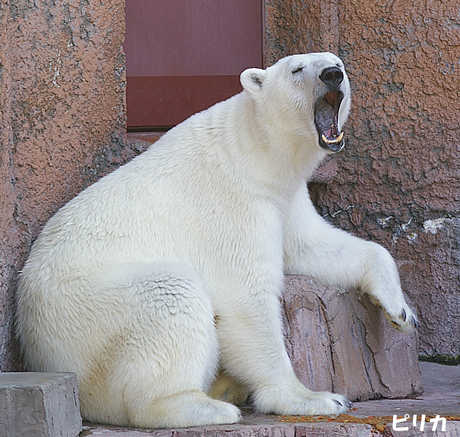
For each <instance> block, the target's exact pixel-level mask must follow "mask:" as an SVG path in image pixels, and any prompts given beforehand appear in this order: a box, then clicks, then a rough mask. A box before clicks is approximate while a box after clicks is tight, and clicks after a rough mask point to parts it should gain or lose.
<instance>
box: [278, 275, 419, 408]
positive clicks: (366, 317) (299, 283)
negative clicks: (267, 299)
mask: <svg viewBox="0 0 460 437" xmlns="http://www.w3.org/2000/svg"><path fill="white" fill-rule="evenodd" d="M283 305H284V311H285V320H286V323H285V329H286V346H287V350H288V353H289V355H290V357H291V361H292V363H293V366H294V369H295V371H296V374H297V376H298V377H299V378H300V380H301V381H302V382H303V383H304V384H305V385H306V386H307V387H308V388H311V389H312V390H319V391H323V390H327V391H334V392H336V393H340V394H342V395H344V396H346V397H348V398H349V399H351V400H361V401H362V400H366V399H378V398H382V397H385V398H400V397H408V396H409V397H414V396H416V395H419V394H420V393H421V392H422V386H421V375H420V369H419V365H418V356H417V336H416V334H412V335H407V334H402V333H400V332H398V331H396V330H395V329H394V328H392V327H391V326H390V324H389V323H388V321H387V320H386V319H385V316H384V315H383V312H382V311H381V310H380V309H379V308H377V307H376V306H375V305H373V304H372V303H371V302H370V301H369V299H368V298H367V296H365V295H358V293H356V292H354V291H350V292H344V291H343V290H339V289H337V288H335V287H330V286H326V285H323V284H321V283H318V282H317V281H315V280H313V279H311V278H307V277H304V276H295V275H289V276H286V286H285V291H284V295H283Z"/></svg>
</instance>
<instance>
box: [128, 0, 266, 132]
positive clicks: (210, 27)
mask: <svg viewBox="0 0 460 437" xmlns="http://www.w3.org/2000/svg"><path fill="white" fill-rule="evenodd" d="M124 48H125V53H126V70H127V81H128V85H127V112H128V128H130V129H131V130H140V129H162V128H168V127H171V126H174V125H176V124H177V123H180V122H181V121H183V120H185V119H186V118H187V117H188V116H190V115H192V114H193V113H195V112H198V111H201V110H203V109H205V108H207V107H209V106H211V105H213V104H214V103H216V102H218V101H220V100H223V99H226V98H228V97H230V96H232V95H233V94H236V93H238V92H240V91H241V86H240V83H239V74H240V73H241V71H243V70H244V69H245V68H249V67H262V64H263V1H262V0H126V40H125V45H124Z"/></svg>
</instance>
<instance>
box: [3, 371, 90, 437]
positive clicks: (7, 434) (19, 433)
mask: <svg viewBox="0 0 460 437" xmlns="http://www.w3.org/2000/svg"><path fill="white" fill-rule="evenodd" d="M81 430H82V421H81V416H80V403H79V401H78V390H77V379H76V377H75V375H74V374H73V373H0V437H76V436H78V434H79V433H80V431H81Z"/></svg>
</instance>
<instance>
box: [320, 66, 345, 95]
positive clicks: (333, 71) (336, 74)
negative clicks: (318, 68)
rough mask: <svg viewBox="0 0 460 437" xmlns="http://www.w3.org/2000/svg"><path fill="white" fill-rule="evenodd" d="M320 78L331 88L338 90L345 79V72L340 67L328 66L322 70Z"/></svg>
mask: <svg viewBox="0 0 460 437" xmlns="http://www.w3.org/2000/svg"><path fill="white" fill-rule="evenodd" d="M319 78H320V79H321V81H322V82H324V83H325V84H326V85H327V86H328V87H329V88H330V89H331V90H336V89H337V88H338V86H339V85H340V84H341V83H342V81H343V73H342V70H341V69H340V68H339V67H327V68H325V69H324V70H323V71H322V72H321V74H320V75H319Z"/></svg>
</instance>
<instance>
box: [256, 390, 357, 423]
mask: <svg viewBox="0 0 460 437" xmlns="http://www.w3.org/2000/svg"><path fill="white" fill-rule="evenodd" d="M254 403H255V406H256V409H257V410H258V411H259V412H261V413H266V414H267V413H268V414H270V413H274V414H288V415H295V416H318V415H337V414H342V413H346V412H347V411H348V410H350V409H351V408H352V407H353V404H352V403H351V402H350V401H349V400H348V399H347V398H345V397H344V396H342V395H339V394H335V393H329V392H314V391H310V390H308V389H306V388H303V390H299V389H298V387H296V388H295V389H294V390H291V391H289V392H287V391H283V392H281V391H280V390H278V391H277V392H275V391H273V392H272V391H266V392H264V393H259V394H257V395H256V396H255V397H254Z"/></svg>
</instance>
